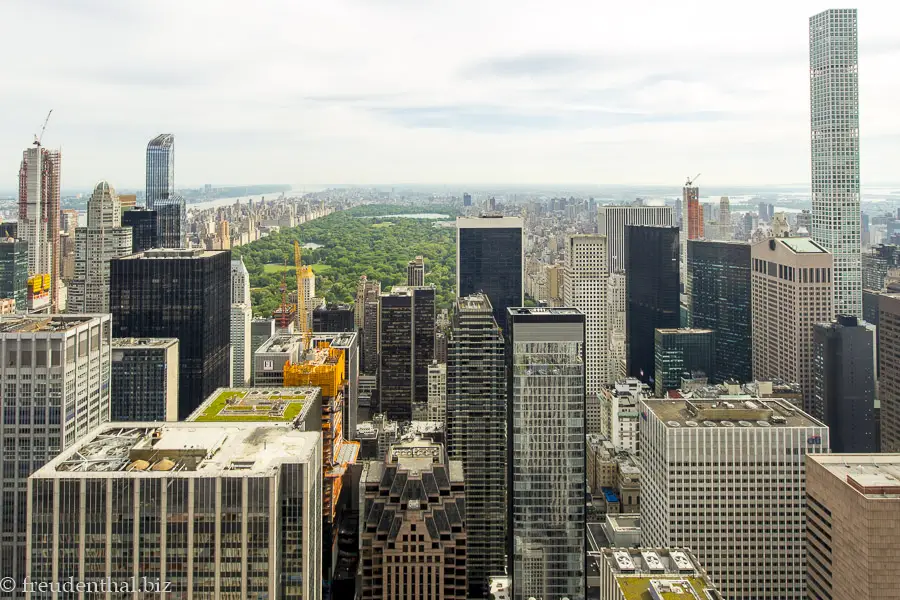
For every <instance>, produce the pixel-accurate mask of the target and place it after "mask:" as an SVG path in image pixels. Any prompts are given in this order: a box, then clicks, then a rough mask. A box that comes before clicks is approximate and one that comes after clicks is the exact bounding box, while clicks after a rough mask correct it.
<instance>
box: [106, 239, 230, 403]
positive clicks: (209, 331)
mask: <svg viewBox="0 0 900 600" xmlns="http://www.w3.org/2000/svg"><path fill="white" fill-rule="evenodd" d="M230 265H231V258H230V252H227V251H208V250H200V249H190V250H184V249H182V250H178V249H154V250H148V251H146V252H141V253H139V254H132V255H131V256H126V257H124V258H118V259H114V260H112V261H111V263H110V291H109V297H110V300H109V307H110V310H111V312H112V315H113V333H114V334H115V336H116V337H152V338H160V337H174V338H178V342H179V345H178V355H179V356H178V360H179V366H178V370H179V381H178V417H179V418H182V419H183V418H184V417H186V416H187V415H189V414H190V413H191V412H192V411H193V410H194V409H195V408H196V407H197V405H198V404H199V403H200V402H201V401H202V400H203V399H204V398H206V397H207V396H208V395H209V394H211V393H212V392H213V390H215V389H216V388H219V387H224V386H227V385H228V380H229V374H230V371H231V365H230V356H231V346H230V342H229V336H230V328H231V323H230V307H231V302H230V300H231V295H230V294H229V290H230V289H231V276H230V273H231V270H230ZM223 292H224V293H223Z"/></svg>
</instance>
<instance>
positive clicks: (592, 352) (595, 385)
mask: <svg viewBox="0 0 900 600" xmlns="http://www.w3.org/2000/svg"><path fill="white" fill-rule="evenodd" d="M608 279H609V271H608V261H607V257H606V237H604V236H602V235H572V236H569V237H567V238H566V281H565V291H564V293H563V306H570V307H573V308H577V309H579V310H580V311H581V312H583V313H584V318H585V324H586V327H587V333H586V346H585V356H586V360H587V363H586V364H585V367H586V369H587V383H586V385H587V393H588V394H596V393H597V392H598V391H600V388H601V387H602V386H604V385H606V384H608V383H613V382H614V381H615V375H614V374H613V373H612V372H611V370H610V369H611V367H612V363H611V361H610V360H609V354H608V350H609V342H610V336H609V333H610V328H609V315H608V307H609V306H608V305H609V302H608V299H607V297H606V294H607V293H608V291H609V290H608V287H609V281H608Z"/></svg>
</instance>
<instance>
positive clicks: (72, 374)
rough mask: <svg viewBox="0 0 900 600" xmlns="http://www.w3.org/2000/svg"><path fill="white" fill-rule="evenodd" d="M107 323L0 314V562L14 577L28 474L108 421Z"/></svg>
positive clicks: (21, 570) (95, 318) (19, 564)
mask: <svg viewBox="0 0 900 600" xmlns="http://www.w3.org/2000/svg"><path fill="white" fill-rule="evenodd" d="M111 329H112V324H111V323H110V317H109V315H40V316H22V315H10V316H3V317H0V352H2V361H0V376H2V379H3V394H2V396H0V408H2V412H3V422H4V426H3V428H2V429H0V444H2V446H3V448H4V453H5V457H4V461H5V462H4V469H3V478H2V481H3V496H2V500H3V518H2V521H0V536H2V538H0V539H2V544H0V567H2V569H3V572H4V573H8V575H6V576H7V577H12V578H13V579H14V580H15V581H19V582H21V581H22V579H23V578H24V577H25V575H26V574H27V572H26V571H25V544H26V541H25V540H26V513H27V506H28V504H27V502H26V491H27V490H26V480H27V478H28V475H29V474H30V473H32V472H34V471H35V470H37V469H39V468H40V467H41V466H43V465H44V464H45V463H46V462H47V461H48V460H50V459H52V458H53V457H55V456H56V455H57V454H59V453H60V451H63V450H66V449H67V448H70V447H71V446H73V445H74V444H76V443H77V442H78V441H79V440H80V439H81V438H83V437H84V436H86V435H87V434H88V433H89V432H91V431H92V430H94V429H95V428H96V427H98V426H99V425H101V424H102V423H106V422H107V421H109V412H110V391H109V386H110V354H111V352H110V340H111V338H112V332H111ZM16 459H17V460H16Z"/></svg>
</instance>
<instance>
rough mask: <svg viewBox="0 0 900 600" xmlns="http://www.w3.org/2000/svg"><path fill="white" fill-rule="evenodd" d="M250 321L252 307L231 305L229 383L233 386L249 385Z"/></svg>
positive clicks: (250, 355)
mask: <svg viewBox="0 0 900 600" xmlns="http://www.w3.org/2000/svg"><path fill="white" fill-rule="evenodd" d="M252 322H253V309H252V308H250V305H249V304H232V305H231V326H230V340H231V384H232V385H234V386H244V385H250V381H251V380H250V372H251V371H252V368H251V366H250V364H251V362H252V361H253V354H252V353H251V350H250V347H251V337H252V335H253V334H252V332H251V331H250V327H251V325H250V324H251V323H252Z"/></svg>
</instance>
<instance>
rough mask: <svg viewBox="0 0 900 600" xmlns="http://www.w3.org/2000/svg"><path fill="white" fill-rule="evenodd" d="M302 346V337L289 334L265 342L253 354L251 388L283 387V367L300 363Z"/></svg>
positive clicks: (282, 334) (279, 335)
mask: <svg viewBox="0 0 900 600" xmlns="http://www.w3.org/2000/svg"><path fill="white" fill-rule="evenodd" d="M303 346H304V340H303V336H302V335H293V334H290V333H279V334H276V335H273V336H272V337H271V338H269V339H268V340H266V341H265V342H264V343H263V345H262V346H260V347H259V348H258V349H257V350H256V352H254V353H253V386H254V387H279V386H282V385H284V366H285V365H286V364H287V363H292V364H296V363H298V362H299V361H300V355H301V354H302V353H303Z"/></svg>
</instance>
